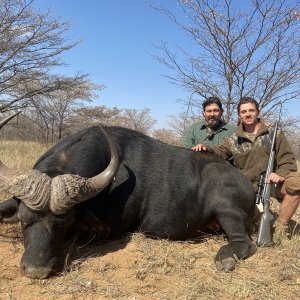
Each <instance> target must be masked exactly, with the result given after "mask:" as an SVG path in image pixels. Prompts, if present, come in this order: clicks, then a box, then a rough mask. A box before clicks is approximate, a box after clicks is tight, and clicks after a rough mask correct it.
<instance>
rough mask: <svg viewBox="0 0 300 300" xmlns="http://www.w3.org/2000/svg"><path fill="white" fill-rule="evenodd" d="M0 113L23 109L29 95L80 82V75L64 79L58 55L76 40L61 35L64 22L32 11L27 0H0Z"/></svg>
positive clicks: (65, 28) (64, 28)
mask: <svg viewBox="0 0 300 300" xmlns="http://www.w3.org/2000/svg"><path fill="white" fill-rule="evenodd" d="M0 25H1V26H0V112H2V113H3V112H6V111H10V110H15V109H19V108H23V107H25V106H27V105H28V103H29V102H30V101H31V100H32V98H33V97H35V96H37V95H44V94H46V93H47V94H49V93H51V92H54V91H57V90H65V91H66V90H69V89H70V88H74V87H76V86H77V85H78V84H79V85H80V84H82V80H81V79H82V78H83V77H86V75H85V74H83V75H80V74H79V75H75V76H74V77H72V78H64V77H62V76H58V75H56V74H54V73H53V69H54V68H55V67H58V66H63V65H64V63H63V61H62V60H61V54H63V53H64V52H65V51H68V50H70V49H71V48H73V47H74V46H75V45H76V44H77V43H78V42H69V41H68V40H67V38H66V36H65V33H66V31H67V30H68V29H69V27H70V24H69V23H68V22H60V21H58V20H56V19H54V18H53V17H51V15H50V12H49V11H47V12H45V13H42V12H39V11H37V10H34V8H33V1H30V0H0Z"/></svg>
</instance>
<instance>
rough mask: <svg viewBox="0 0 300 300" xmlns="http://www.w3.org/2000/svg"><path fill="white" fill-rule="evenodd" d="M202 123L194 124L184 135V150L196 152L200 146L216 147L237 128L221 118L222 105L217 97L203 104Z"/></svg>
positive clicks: (210, 98) (208, 99)
mask: <svg viewBox="0 0 300 300" xmlns="http://www.w3.org/2000/svg"><path fill="white" fill-rule="evenodd" d="M202 107H203V111H202V114H203V117H204V121H203V122H197V123H194V124H193V125H192V126H191V127H189V128H188V129H187V130H186V132H185V135H184V138H183V144H184V146H185V147H186V148H190V149H192V150H194V151H198V149H197V147H198V145H201V144H206V145H210V146H218V145H220V144H222V142H223V139H224V138H225V137H227V136H230V135H232V134H233V132H234V131H235V129H236V128H237V127H235V126H232V125H230V124H226V123H225V121H224V120H223V118H222V115H223V108H222V103H221V101H220V99H219V98H217V97H209V98H207V99H206V100H205V101H204V102H203V103H202Z"/></svg>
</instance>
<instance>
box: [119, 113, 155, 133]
mask: <svg viewBox="0 0 300 300" xmlns="http://www.w3.org/2000/svg"><path fill="white" fill-rule="evenodd" d="M150 113H151V110H150V108H144V109H142V110H138V109H124V111H123V115H122V119H121V120H120V121H121V122H120V124H119V125H120V126H123V127H127V128H130V129H133V130H136V131H140V132H142V133H145V134H150V131H151V129H152V127H153V126H154V125H155V124H156V122H157V121H156V120H154V119H152V117H151V115H150Z"/></svg>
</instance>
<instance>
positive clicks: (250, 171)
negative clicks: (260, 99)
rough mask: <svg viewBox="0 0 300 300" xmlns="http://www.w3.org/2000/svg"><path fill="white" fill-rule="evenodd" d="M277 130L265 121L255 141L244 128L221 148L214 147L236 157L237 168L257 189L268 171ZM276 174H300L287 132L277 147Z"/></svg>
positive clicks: (224, 155)
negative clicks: (274, 134) (286, 135)
mask: <svg viewBox="0 0 300 300" xmlns="http://www.w3.org/2000/svg"><path fill="white" fill-rule="evenodd" d="M273 132H274V128H272V127H267V126H266V125H265V124H264V123H262V122H261V124H260V129H259V131H258V132H257V134H256V135H255V136H254V135H253V137H252V138H251V137H250V136H249V134H247V133H246V132H245V131H244V130H243V126H242V125H240V126H239V127H238V129H237V130H236V131H235V132H234V134H233V135H231V136H230V137H226V138H225V139H224V142H223V143H222V144H221V145H219V146H218V147H213V148H210V150H212V151H213V152H215V153H216V154H218V155H219V156H221V157H223V158H224V159H226V160H229V159H230V158H233V160H234V165H235V166H236V168H238V169H239V170H240V171H241V172H242V173H244V174H245V175H246V177H247V178H248V179H249V180H250V181H251V182H252V184H253V187H254V189H255V190H257V186H258V182H259V177H260V175H261V174H262V173H263V172H265V171H266V170H267V165H268V160H269V155H270V150H271V145H272V137H273ZM274 165H275V166H274V172H275V173H277V174H278V175H280V176H282V177H284V178H285V177H286V176H287V174H289V173H290V172H296V171H297V163H296V159H295V156H294V154H293V152H292V149H291V147H290V145H289V143H288V141H287V139H286V137H285V135H284V133H283V131H281V130H279V129H278V131H277V138H276V144H275V162H274Z"/></svg>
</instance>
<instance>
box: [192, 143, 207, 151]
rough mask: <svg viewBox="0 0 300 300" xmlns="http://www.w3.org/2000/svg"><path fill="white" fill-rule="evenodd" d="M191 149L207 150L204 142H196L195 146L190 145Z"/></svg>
mask: <svg viewBox="0 0 300 300" xmlns="http://www.w3.org/2000/svg"><path fill="white" fill-rule="evenodd" d="M192 150H193V151H207V146H206V145H204V144H197V145H196V146H194V147H192Z"/></svg>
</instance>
